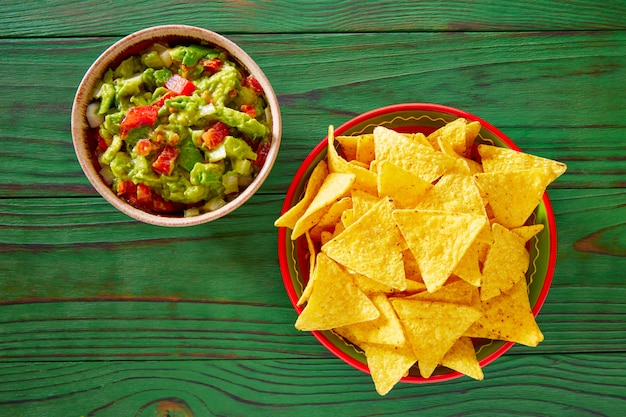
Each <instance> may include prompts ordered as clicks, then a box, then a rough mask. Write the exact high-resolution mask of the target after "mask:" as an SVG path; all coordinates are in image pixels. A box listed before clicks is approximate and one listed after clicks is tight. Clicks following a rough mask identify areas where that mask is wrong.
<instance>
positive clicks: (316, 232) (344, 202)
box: [311, 197, 352, 242]
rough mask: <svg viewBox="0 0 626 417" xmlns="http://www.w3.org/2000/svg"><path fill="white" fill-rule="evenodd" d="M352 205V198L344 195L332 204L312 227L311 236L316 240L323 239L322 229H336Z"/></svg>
mask: <svg viewBox="0 0 626 417" xmlns="http://www.w3.org/2000/svg"><path fill="white" fill-rule="evenodd" d="M351 207H352V198H350V197H344V198H342V199H340V200H338V201H336V202H335V203H333V204H332V205H331V206H330V209H328V211H327V212H326V213H325V214H324V216H322V218H321V219H320V221H319V222H318V223H317V224H316V225H315V226H313V227H312V228H311V237H312V238H313V240H315V241H316V242H319V241H320V239H321V233H322V230H328V231H332V230H335V225H336V224H337V223H338V222H340V221H341V216H342V215H343V212H344V211H346V210H348V209H350V208H351Z"/></svg>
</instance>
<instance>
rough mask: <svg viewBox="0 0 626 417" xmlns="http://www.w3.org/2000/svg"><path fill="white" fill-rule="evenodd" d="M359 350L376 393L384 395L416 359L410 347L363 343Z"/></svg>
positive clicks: (407, 344)
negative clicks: (363, 357)
mask: <svg viewBox="0 0 626 417" xmlns="http://www.w3.org/2000/svg"><path fill="white" fill-rule="evenodd" d="M360 347H361V349H363V351H364V352H365V357H366V358H367V366H368V368H369V371H370V374H371V376H372V380H373V381H374V386H375V387H376V392H378V394H379V395H385V394H387V393H388V392H389V391H391V389H392V388H393V387H394V386H395V385H396V384H397V383H398V382H399V381H400V380H401V379H402V378H403V377H405V376H406V375H408V373H409V370H410V369H411V367H412V366H413V365H415V362H416V360H417V358H416V357H415V353H413V349H412V348H411V345H410V344H409V343H408V342H406V343H404V344H403V345H397V346H392V345H376V344H371V343H363V344H362V345H361V346H360Z"/></svg>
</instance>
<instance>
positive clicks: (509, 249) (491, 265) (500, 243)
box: [480, 223, 529, 301]
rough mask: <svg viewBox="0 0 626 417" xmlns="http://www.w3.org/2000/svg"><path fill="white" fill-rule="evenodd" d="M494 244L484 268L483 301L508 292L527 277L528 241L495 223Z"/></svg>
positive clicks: (481, 296)
mask: <svg viewBox="0 0 626 417" xmlns="http://www.w3.org/2000/svg"><path fill="white" fill-rule="evenodd" d="M492 230H493V244H492V245H491V248H490V249H489V252H488V253H487V258H486V259H485V265H484V266H483V277H482V286H481V289H480V298H481V300H483V301H484V300H489V299H490V298H493V297H496V296H498V295H500V293H502V292H506V291H508V290H509V289H510V288H511V287H513V285H515V283H517V281H519V280H523V279H525V277H526V271H527V270H528V262H529V255H528V251H527V250H526V241H525V240H524V239H522V238H521V237H520V236H519V235H517V234H515V233H513V232H511V231H510V230H509V229H507V228H506V227H503V226H501V225H499V224H498V223H494V224H493V225H492Z"/></svg>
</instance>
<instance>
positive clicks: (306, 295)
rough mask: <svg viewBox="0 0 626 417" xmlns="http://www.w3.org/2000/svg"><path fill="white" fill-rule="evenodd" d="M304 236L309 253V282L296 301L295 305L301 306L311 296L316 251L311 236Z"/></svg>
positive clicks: (305, 234)
mask: <svg viewBox="0 0 626 417" xmlns="http://www.w3.org/2000/svg"><path fill="white" fill-rule="evenodd" d="M304 236H305V237H306V244H307V249H308V251H309V281H308V282H307V284H306V286H305V287H304V289H303V290H302V295H301V296H300V298H299V299H298V302H297V305H299V306H300V305H302V304H304V303H306V302H307V300H308V299H309V296H310V295H311V290H312V289H313V277H314V272H315V261H316V259H317V251H316V250H315V244H314V243H313V240H312V239H311V235H310V234H309V232H305V233H304Z"/></svg>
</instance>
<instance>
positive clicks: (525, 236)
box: [511, 223, 543, 242]
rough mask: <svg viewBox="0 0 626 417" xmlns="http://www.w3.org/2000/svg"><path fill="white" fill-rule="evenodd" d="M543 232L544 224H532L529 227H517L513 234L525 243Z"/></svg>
mask: <svg viewBox="0 0 626 417" xmlns="http://www.w3.org/2000/svg"><path fill="white" fill-rule="evenodd" d="M542 230H543V224H541V223H538V224H531V225H528V226H522V227H516V228H515V229H511V231H512V232H513V233H515V234H516V235H518V236H519V237H521V238H522V240H523V241H524V242H528V241H529V240H530V239H532V238H533V237H534V236H535V235H537V234H538V233H539V232H541V231H542Z"/></svg>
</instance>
